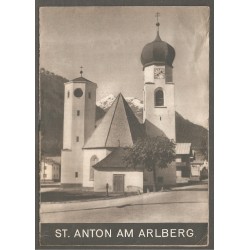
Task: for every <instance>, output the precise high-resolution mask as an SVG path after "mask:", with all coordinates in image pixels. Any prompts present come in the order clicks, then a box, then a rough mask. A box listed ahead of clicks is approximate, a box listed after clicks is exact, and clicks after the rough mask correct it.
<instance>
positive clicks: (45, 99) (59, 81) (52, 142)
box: [39, 69, 208, 156]
mask: <svg viewBox="0 0 250 250" xmlns="http://www.w3.org/2000/svg"><path fill="white" fill-rule="evenodd" d="M65 82H68V80H67V79H66V78H64V77H62V76H59V75H56V74H54V73H52V72H50V71H47V70H45V69H41V70H40V90H39V93H40V101H41V123H40V124H41V126H40V128H41V151H42V152H41V153H42V155H47V156H52V155H53V156H55V155H60V153H61V149H62V141H63V109H64V108H63V105H64V83H65ZM125 99H126V101H127V102H128V104H129V106H130V107H131V109H132V110H133V112H134V113H135V115H136V117H137V118H138V120H139V122H141V123H142V112H143V102H142V101H141V100H139V99H138V98H136V97H125ZM114 100H115V96H114V95H113V94H110V95H108V96H107V97H105V98H103V99H101V100H99V101H97V103H96V121H97V123H99V122H100V120H101V118H102V117H103V116H104V115H105V113H106V112H107V110H108V109H109V107H110V106H111V104H112V103H113V101H114ZM98 121H99V122H98ZM207 138H208V130H207V129H206V128H204V127H202V126H201V125H197V124H194V123H192V122H191V121H189V120H187V119H185V118H184V117H183V116H182V115H181V114H179V113H178V112H176V141H177V142H191V143H192V146H193V147H194V148H201V147H202V144H203V143H204V140H205V141H206V140H207Z"/></svg>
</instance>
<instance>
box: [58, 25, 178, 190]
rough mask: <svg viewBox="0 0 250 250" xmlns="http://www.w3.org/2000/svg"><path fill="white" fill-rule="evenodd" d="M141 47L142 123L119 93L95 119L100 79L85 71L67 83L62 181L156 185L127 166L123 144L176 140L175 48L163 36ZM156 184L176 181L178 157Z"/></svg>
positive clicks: (93, 185)
mask: <svg viewBox="0 0 250 250" xmlns="http://www.w3.org/2000/svg"><path fill="white" fill-rule="evenodd" d="M156 26H157V33H156V38H155V39H154V40H153V41H152V42H150V43H148V44H146V45H145V46H144V48H143V49H142V53H141V63H142V67H143V74H144V83H141V84H142V86H143V103H144V107H143V124H141V123H139V121H138V120H137V118H136V116H135V114H134V113H133V111H132V110H131V108H130V107H129V105H128V103H127V102H126V100H125V99H124V97H123V96H122V94H119V95H118V96H117V98H116V100H115V101H114V103H113V104H112V106H111V107H110V109H109V110H108V112H107V113H106V114H105V116H104V117H103V119H102V120H101V122H99V123H98V125H97V124H96V121H95V117H96V89H97V84H95V83H93V82H91V81H89V80H87V79H85V78H83V77H82V71H81V72H80V73H81V77H79V78H76V79H74V80H72V81H70V82H68V83H65V96H64V131H63V149H62V153H61V158H62V168H61V184H62V185H64V186H70V185H79V186H82V187H84V188H86V189H93V190H95V191H104V190H105V188H106V185H108V187H109V190H110V191H112V192H135V191H137V192H142V191H143V189H145V187H148V188H150V187H151V186H152V185H153V179H152V173H151V172H148V171H146V170H143V169H128V168H126V166H125V165H124V163H123V162H122V158H123V156H122V154H123V153H124V151H123V149H124V148H126V147H130V146H132V145H133V144H134V143H135V142H136V140H137V139H138V138H140V137H145V136H152V137H154V136H164V137H168V138H169V139H171V140H174V141H175V140H176V131H175V130H176V129H175V97H174V91H175V90H174V82H173V61H174V58H175V50H174V48H173V47H172V46H171V45H169V44H168V43H166V42H164V41H162V40H161V38H160V34H159V26H160V24H159V23H158V22H157V24H156ZM156 176H157V185H158V186H161V187H164V186H170V185H174V184H175V183H176V162H172V163H171V164H170V166H169V167H168V168H166V169H157V172H156Z"/></svg>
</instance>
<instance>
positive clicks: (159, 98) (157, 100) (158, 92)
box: [155, 89, 164, 107]
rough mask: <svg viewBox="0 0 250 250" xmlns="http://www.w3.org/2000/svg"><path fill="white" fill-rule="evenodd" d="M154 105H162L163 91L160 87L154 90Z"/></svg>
mask: <svg viewBox="0 0 250 250" xmlns="http://www.w3.org/2000/svg"><path fill="white" fill-rule="evenodd" d="M155 106H156V107H158V106H164V93H163V91H162V89H157V90H156V91H155Z"/></svg>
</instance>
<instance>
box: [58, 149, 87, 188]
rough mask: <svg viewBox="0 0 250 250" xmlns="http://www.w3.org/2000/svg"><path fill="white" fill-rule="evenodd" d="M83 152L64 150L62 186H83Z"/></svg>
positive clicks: (62, 157) (62, 156) (62, 155)
mask: <svg viewBox="0 0 250 250" xmlns="http://www.w3.org/2000/svg"><path fill="white" fill-rule="evenodd" d="M82 157H83V153H82V150H81V149H79V150H74V151H70V150H62V154H61V184H78V185H80V184H82V174H83V173H82V161H83V160H82Z"/></svg>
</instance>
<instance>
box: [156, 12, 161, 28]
mask: <svg viewBox="0 0 250 250" xmlns="http://www.w3.org/2000/svg"><path fill="white" fill-rule="evenodd" d="M159 16H160V13H159V12H156V14H155V17H156V20H157V23H156V26H157V30H158V31H159V26H160V23H159Z"/></svg>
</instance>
